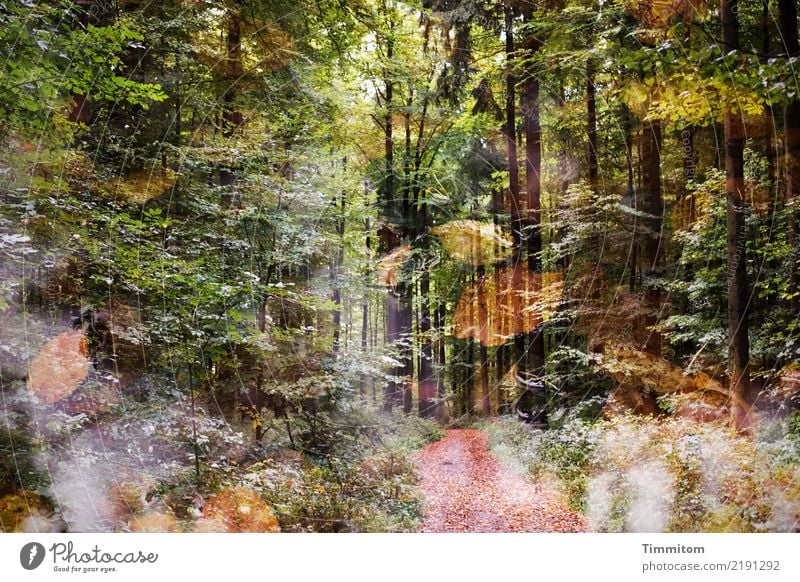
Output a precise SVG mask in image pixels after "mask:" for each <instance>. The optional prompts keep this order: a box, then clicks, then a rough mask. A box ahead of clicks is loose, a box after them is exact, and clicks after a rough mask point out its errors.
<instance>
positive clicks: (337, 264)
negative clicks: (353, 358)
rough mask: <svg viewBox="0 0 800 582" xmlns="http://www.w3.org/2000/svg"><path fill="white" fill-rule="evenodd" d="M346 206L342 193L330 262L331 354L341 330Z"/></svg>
mask: <svg viewBox="0 0 800 582" xmlns="http://www.w3.org/2000/svg"><path fill="white" fill-rule="evenodd" d="M333 205H334V209H336V198H334V199H333ZM346 205H347V193H346V192H342V195H341V207H340V208H339V209H338V211H339V217H338V218H337V220H336V235H337V236H338V237H339V248H337V249H336V256H335V257H334V259H333V261H331V281H332V284H333V293H332V300H333V304H334V306H335V307H334V308H333V352H334V353H336V352H338V351H339V348H340V347H341V346H340V345H339V344H340V342H341V330H342V288H341V283H340V281H339V277H340V275H341V270H342V265H343V264H344V230H345V226H346V225H345V216H344V211H345V207H346Z"/></svg>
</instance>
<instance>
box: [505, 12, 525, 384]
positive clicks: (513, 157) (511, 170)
mask: <svg viewBox="0 0 800 582" xmlns="http://www.w3.org/2000/svg"><path fill="white" fill-rule="evenodd" d="M505 33H506V46H505V52H506V124H505V128H504V133H505V136H506V148H507V151H508V199H509V203H510V205H511V234H512V238H513V241H514V249H513V255H514V258H513V261H514V274H515V277H514V289H515V290H519V289H520V288H521V276H520V275H521V271H520V269H519V267H520V261H521V259H522V241H523V233H522V230H523V226H524V225H523V224H522V208H521V205H520V192H519V163H518V162H517V135H516V127H517V121H516V83H517V80H516V76H515V75H514V12H513V9H512V3H511V2H510V0H507V1H506V3H505ZM513 295H514V296H513V297H512V300H511V311H512V313H511V319H512V322H511V325H512V329H513V332H514V360H515V363H516V365H517V372H518V374H519V375H522V373H523V372H524V367H525V334H524V326H523V323H524V322H523V311H522V301H521V299H520V298H519V296H518V293H514V294H513Z"/></svg>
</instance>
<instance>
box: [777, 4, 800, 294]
mask: <svg viewBox="0 0 800 582" xmlns="http://www.w3.org/2000/svg"><path fill="white" fill-rule="evenodd" d="M778 10H779V11H780V20H779V22H778V24H779V30H780V33H781V37H782V39H783V42H784V45H785V48H786V55H787V56H788V57H798V56H800V42H798V33H797V2H796V0H778ZM793 90H794V92H795V95H797V90H798V87H796V86H795V87H793ZM783 127H784V128H783V135H784V148H785V160H786V191H785V192H786V193H785V201H786V203H788V204H792V203H793V201H794V200H796V199H797V196H798V194H800V99H798V98H797V97H796V96H795V98H794V99H793V100H792V101H790V102H789V104H788V105H786V109H785V110H784V115H783ZM789 212H790V214H789V245H790V248H791V249H792V254H791V257H790V265H789V268H790V270H791V271H790V272H791V281H792V286H793V287H794V288H797V287H798V285H800V270H798V260H799V259H800V257H798V253H800V251H798V244H797V243H798V240H797V239H798V237H797V235H798V225H797V214H798V213H797V209H796V208H791V210H790V211H789ZM797 303H798V302H797V299H793V300H792V307H793V308H797Z"/></svg>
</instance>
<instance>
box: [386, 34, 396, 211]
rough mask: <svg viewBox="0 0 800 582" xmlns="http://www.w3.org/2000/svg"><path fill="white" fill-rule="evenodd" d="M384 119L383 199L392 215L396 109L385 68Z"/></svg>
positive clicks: (389, 46) (390, 48)
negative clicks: (394, 117) (394, 116)
mask: <svg viewBox="0 0 800 582" xmlns="http://www.w3.org/2000/svg"><path fill="white" fill-rule="evenodd" d="M386 56H387V60H389V61H391V60H392V58H393V57H394V39H393V38H391V37H390V38H389V39H388V40H387V43H386ZM383 75H384V108H385V112H384V120H383V132H384V136H383V145H384V173H385V175H384V177H383V199H384V204H385V205H386V213H387V215H388V216H390V217H391V216H392V214H393V212H394V185H395V184H394V182H395V180H394V135H393V126H392V115H393V114H394V111H393V109H392V107H393V103H392V101H393V99H394V81H393V80H392V79H391V78H390V77H389V72H388V71H387V70H384V72H383Z"/></svg>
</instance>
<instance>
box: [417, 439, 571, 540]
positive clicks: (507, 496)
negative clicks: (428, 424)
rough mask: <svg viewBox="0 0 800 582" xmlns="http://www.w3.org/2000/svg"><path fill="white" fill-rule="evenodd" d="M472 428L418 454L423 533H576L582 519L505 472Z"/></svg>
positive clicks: (517, 475) (517, 477)
mask: <svg viewBox="0 0 800 582" xmlns="http://www.w3.org/2000/svg"><path fill="white" fill-rule="evenodd" d="M487 441H488V436H487V435H486V433H484V432H482V431H479V430H474V429H459V430H448V431H447V436H446V437H445V438H443V439H442V440H440V441H437V442H435V443H432V444H430V445H428V446H427V447H425V448H424V449H422V450H421V451H420V452H419V453H418V455H417V466H418V467H419V471H420V475H421V488H422V493H423V497H424V500H425V513H426V515H425V522H424V523H423V524H422V531H423V532H575V531H584V530H585V529H586V526H585V524H584V521H583V519H582V518H581V517H580V516H579V515H578V514H576V513H575V512H574V511H571V510H569V509H567V508H565V507H563V506H561V505H559V504H558V503H556V502H555V501H554V500H553V499H551V498H549V497H548V496H547V495H546V494H545V493H543V492H542V491H540V490H539V489H538V488H537V487H536V486H535V485H534V484H533V483H532V482H531V481H529V480H527V479H525V477H523V476H521V475H519V474H517V473H515V472H514V471H512V470H511V469H508V468H507V467H504V466H503V465H502V464H501V463H500V461H498V460H497V458H496V457H495V456H494V455H492V454H491V453H490V452H489V451H488V449H487Z"/></svg>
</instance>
